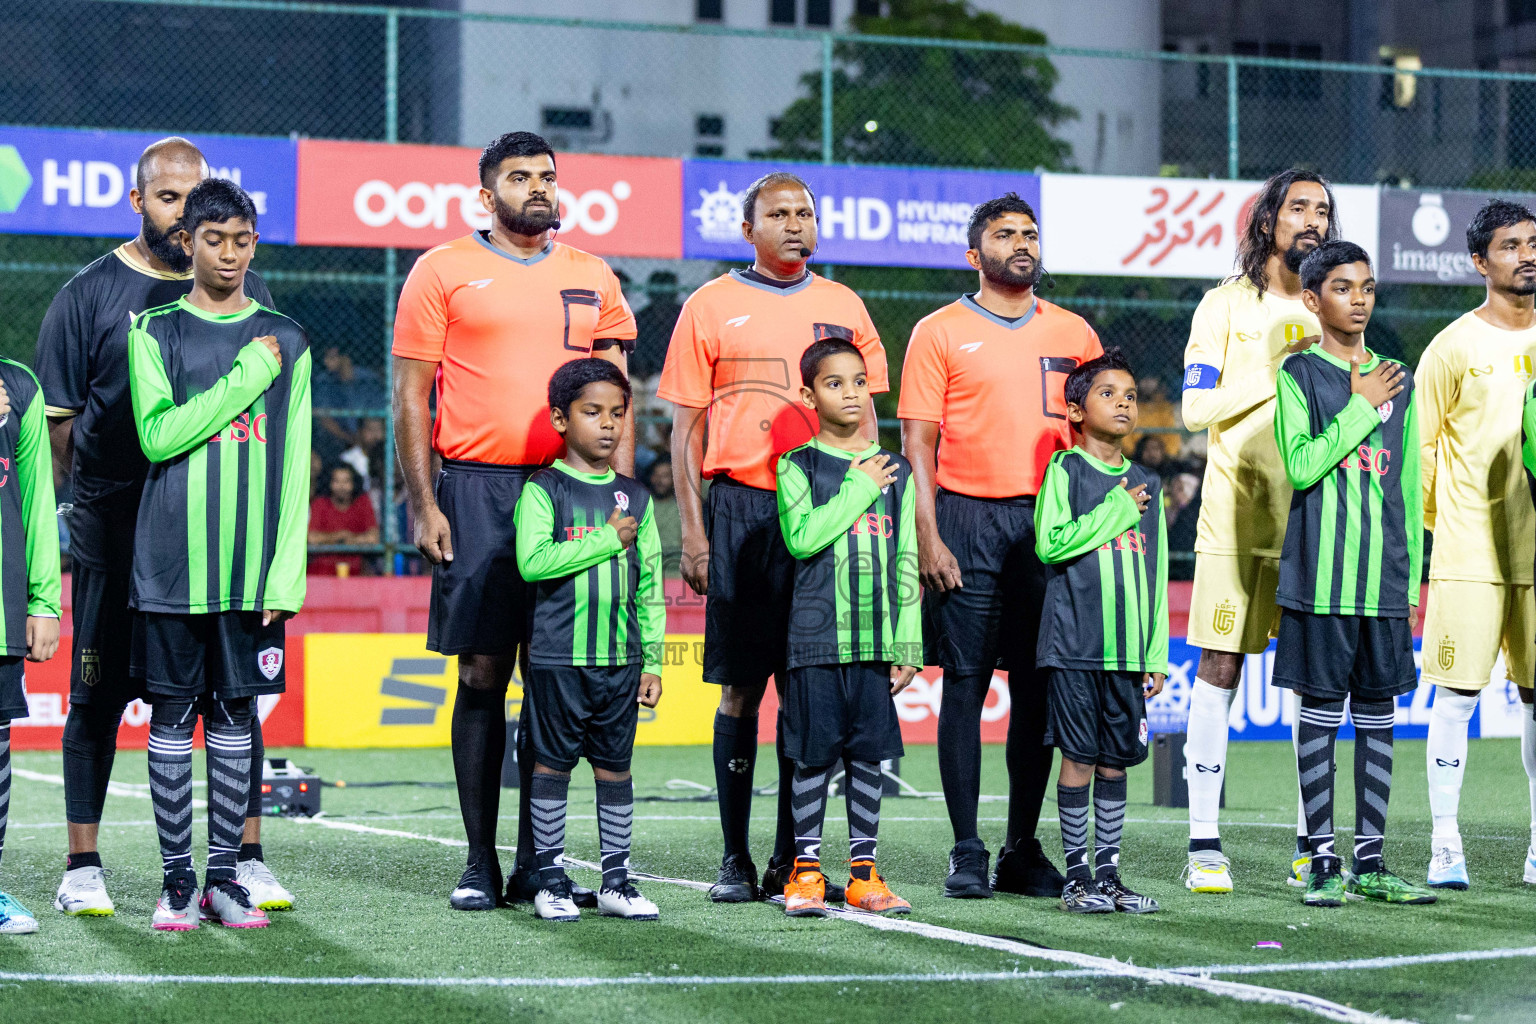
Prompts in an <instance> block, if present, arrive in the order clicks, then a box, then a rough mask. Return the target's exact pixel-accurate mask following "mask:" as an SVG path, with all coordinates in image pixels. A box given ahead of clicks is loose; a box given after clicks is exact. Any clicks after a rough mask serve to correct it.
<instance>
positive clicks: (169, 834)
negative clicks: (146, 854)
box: [149, 700, 197, 879]
mask: <svg viewBox="0 0 1536 1024" xmlns="http://www.w3.org/2000/svg"><path fill="white" fill-rule="evenodd" d="M196 724H197V706H196V705H195V704H193V703H192V701H190V700H157V701H156V702H155V705H154V707H153V709H152V710H151V712H150V719H149V799H150V803H151V804H153V805H154V809H155V828H156V830H157V831H158V832H159V834H160V863H161V866H162V867H163V868H164V870H165V874H166V877H167V879H169V877H170V875H171V874H172V873H173V872H177V871H191V870H192V729H193V727H194V726H195V725H196Z"/></svg>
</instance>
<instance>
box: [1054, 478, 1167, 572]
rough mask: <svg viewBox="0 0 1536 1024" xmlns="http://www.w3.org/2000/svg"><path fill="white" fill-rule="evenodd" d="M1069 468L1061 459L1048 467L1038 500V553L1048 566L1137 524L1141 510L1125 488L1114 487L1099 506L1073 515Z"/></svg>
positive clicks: (1107, 539) (1082, 551)
mask: <svg viewBox="0 0 1536 1024" xmlns="http://www.w3.org/2000/svg"><path fill="white" fill-rule="evenodd" d="M1067 485H1068V480H1067V471H1066V470H1065V469H1062V468H1061V461H1060V458H1059V457H1058V458H1053V459H1052V460H1051V464H1050V465H1049V466H1047V467H1046V470H1045V482H1044V483H1043V484H1042V485H1041V486H1040V495H1039V497H1037V498H1036V499H1035V552H1036V553H1037V554H1038V555H1039V556H1040V561H1042V562H1044V563H1046V564H1047V565H1053V564H1055V563H1057V562H1067V561H1070V560H1072V559H1074V558H1077V557H1078V556H1079V555H1085V554H1087V553H1088V552H1090V551H1092V550H1093V549H1094V548H1096V547H1099V546H1100V545H1102V544H1104V543H1105V542H1107V541H1111V540H1114V539H1115V538H1116V537H1118V536H1120V534H1122V533H1124V532H1125V531H1126V530H1129V529H1130V528H1131V527H1133V526H1135V525H1136V521H1137V520H1139V519H1140V518H1141V509H1140V508H1139V507H1137V505H1136V499H1135V498H1133V497H1131V492H1130V491H1128V490H1126V489H1125V488H1124V487H1115V488H1114V489H1113V490H1111V491H1110V492H1109V493H1108V494H1107V495H1105V496H1104V500H1103V501H1101V502H1099V505H1098V507H1097V508H1095V509H1092V510H1091V511H1088V512H1084V513H1083V514H1082V515H1080V516H1076V517H1074V516H1073V515H1072V505H1071V503H1070V502H1069V501H1068V500H1067Z"/></svg>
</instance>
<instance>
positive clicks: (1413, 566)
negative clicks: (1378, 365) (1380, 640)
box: [1402, 389, 1424, 608]
mask: <svg viewBox="0 0 1536 1024" xmlns="http://www.w3.org/2000/svg"><path fill="white" fill-rule="evenodd" d="M1407 416H1408V418H1407V419H1406V420H1405V421H1404V422H1403V471H1402V476H1403V509H1404V515H1403V525H1404V527H1406V532H1407V534H1408V603H1409V604H1410V605H1412V606H1413V607H1415V608H1417V607H1418V606H1419V591H1420V589H1421V584H1422V582H1423V579H1424V491H1423V490H1422V485H1421V481H1420V473H1421V472H1422V465H1421V461H1420V460H1421V458H1422V456H1421V455H1420V451H1419V445H1418V443H1417V441H1418V437H1419V392H1418V389H1414V392H1413V398H1411V399H1410V400H1409V402H1408V412H1407Z"/></svg>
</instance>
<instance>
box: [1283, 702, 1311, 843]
mask: <svg viewBox="0 0 1536 1024" xmlns="http://www.w3.org/2000/svg"><path fill="white" fill-rule="evenodd" d="M1285 702H1286V703H1287V704H1288V705H1290V711H1291V759H1292V760H1293V761H1294V760H1296V759H1297V758H1299V757H1300V756H1301V749H1300V747H1299V746H1298V745H1297V740H1296V727H1297V726H1298V725H1300V724H1301V694H1299V693H1297V692H1296V691H1295V690H1286V691H1285ZM1306 834H1307V802H1306V801H1305V800H1303V799H1302V797H1301V779H1300V777H1298V778H1297V779H1296V835H1297V842H1305V840H1303V839H1301V838H1300V837H1302V836H1305V835H1306ZM1301 852H1302V851H1301V850H1297V853H1298V854H1299V853H1301Z"/></svg>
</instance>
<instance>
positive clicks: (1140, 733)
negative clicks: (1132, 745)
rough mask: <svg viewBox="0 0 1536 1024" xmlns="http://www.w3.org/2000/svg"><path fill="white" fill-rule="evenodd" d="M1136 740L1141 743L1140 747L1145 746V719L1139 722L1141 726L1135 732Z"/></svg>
mask: <svg viewBox="0 0 1536 1024" xmlns="http://www.w3.org/2000/svg"><path fill="white" fill-rule="evenodd" d="M1136 738H1137V739H1138V740H1139V741H1140V742H1141V744H1142V746H1146V743H1147V720H1146V719H1145V718H1143V719H1142V720H1141V726H1140V727H1139V728H1138V729H1137V730H1136Z"/></svg>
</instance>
